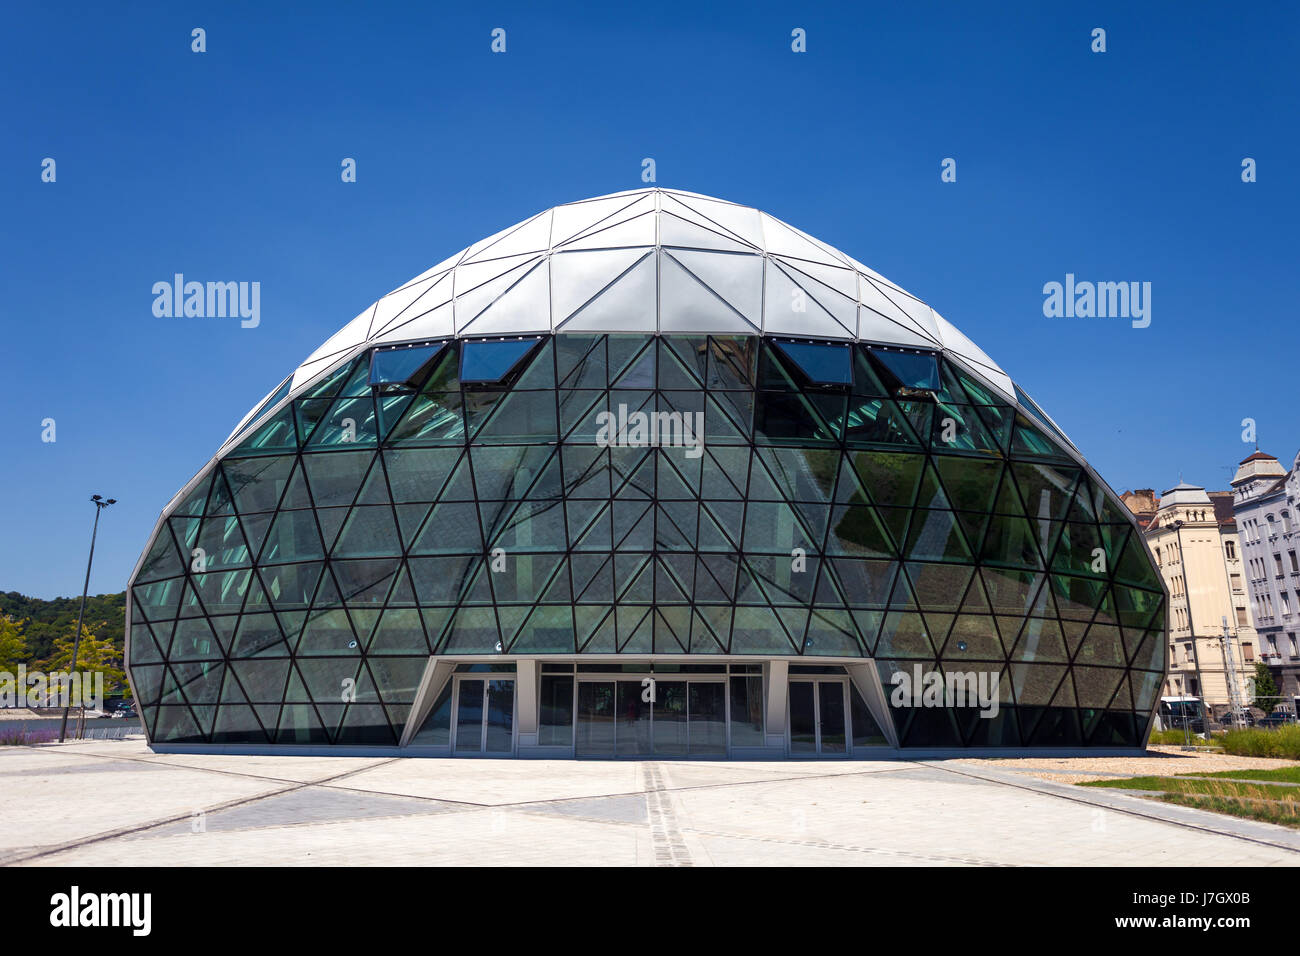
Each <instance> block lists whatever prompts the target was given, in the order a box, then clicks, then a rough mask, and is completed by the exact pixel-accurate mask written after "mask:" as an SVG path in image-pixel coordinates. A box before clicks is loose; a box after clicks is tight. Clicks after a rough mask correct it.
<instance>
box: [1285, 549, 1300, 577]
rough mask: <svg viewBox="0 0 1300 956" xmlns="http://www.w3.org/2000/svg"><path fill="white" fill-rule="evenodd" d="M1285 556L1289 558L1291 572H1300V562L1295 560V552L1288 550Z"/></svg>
mask: <svg viewBox="0 0 1300 956" xmlns="http://www.w3.org/2000/svg"><path fill="white" fill-rule="evenodd" d="M1287 556H1288V557H1290V558H1291V573H1292V574H1300V563H1297V562H1296V557H1295V552H1294V551H1288V552H1287Z"/></svg>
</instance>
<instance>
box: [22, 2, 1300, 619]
mask: <svg viewBox="0 0 1300 956" xmlns="http://www.w3.org/2000/svg"><path fill="white" fill-rule="evenodd" d="M48 6H52V5H41V4H22V5H11V6H10V8H9V10H8V11H7V12H6V19H5V28H4V32H3V35H2V36H0V77H2V78H3V84H0V103H2V104H3V114H2V115H3V119H4V136H3V139H2V140H0V144H2V145H0V214H2V215H3V222H4V226H5V228H4V229H3V235H2V236H0V292H2V295H0V303H3V305H0V308H2V309H3V313H0V321H2V322H3V332H4V335H3V342H4V346H5V362H4V366H5V370H6V384H5V387H4V388H3V391H2V395H3V397H2V398H0V403H2V407H3V414H2V415H0V448H3V449H4V454H3V459H0V461H2V462H3V466H2V467H0V591H5V590H17V591H22V592H25V593H28V594H32V595H36V596H40V597H53V596H55V595H66V594H76V593H78V592H79V589H80V587H81V580H82V575H83V573H84V564H85V552H86V545H87V543H88V536H89V532H90V524H91V520H92V515H93V509H92V507H91V506H90V504H89V503H88V502H87V500H86V499H87V498H88V496H89V495H90V494H91V493H92V492H99V493H101V494H104V495H111V496H115V497H117V498H119V499H120V504H118V505H116V506H115V507H114V508H112V509H110V510H109V511H108V512H107V514H106V516H105V520H104V522H103V523H102V524H101V528H100V538H99V550H98V552H97V555H96V564H95V571H94V574H93V576H92V580H91V591H92V593H96V592H104V591H116V590H120V589H121V588H122V587H124V585H125V582H126V578H127V576H128V575H129V573H130V570H131V567H132V565H133V564H134V562H135V560H136V558H137V557H138V555H139V552H140V550H141V549H142V548H143V546H144V544H145V542H146V540H147V538H148V536H149V533H150V531H151V529H152V527H153V523H154V521H155V519H156V517H157V515H158V512H159V510H160V509H161V508H162V506H163V505H164V504H165V503H166V502H167V500H168V499H169V498H170V497H171V496H172V494H173V493H174V492H175V491H176V490H177V489H178V488H179V487H180V486H181V485H182V484H184V483H185V482H186V481H187V480H188V479H189V478H190V477H191V476H192V475H193V474H194V473H195V472H196V471H197V470H198V469H199V468H200V467H201V466H202V465H203V464H204V463H205V462H206V461H207V459H208V457H209V456H210V455H211V454H212V453H213V452H214V451H215V450H216V448H217V446H218V444H219V443H220V442H221V441H222V440H223V439H224V438H225V437H226V435H227V434H228V433H229V431H230V429H231V428H232V427H233V426H234V424H235V422H236V421H237V420H238V419H240V418H241V417H242V416H243V415H244V413H245V412H246V411H247V410H248V409H249V408H250V407H251V406H252V404H253V403H254V402H255V401H257V400H258V399H259V398H261V396H262V395H264V394H265V393H266V392H267V391H269V390H270V389H271V388H272V387H274V386H275V385H276V384H277V383H278V382H279V381H280V380H281V379H282V378H283V377H284V376H285V375H286V374H288V373H289V372H290V371H291V370H292V369H293V368H294V366H295V365H297V363H298V362H300V361H301V360H302V359H303V358H304V357H306V355H307V354H308V353H310V352H311V351H312V350H313V349H314V348H315V347H316V346H317V345H319V344H320V343H321V342H322V341H324V340H325V339H326V338H327V337H328V336H329V335H330V334H331V333H333V332H334V331H335V330H336V329H338V328H339V327H340V326H342V325H343V324H344V323H345V322H346V321H348V320H349V319H351V318H352V317H353V316H354V315H356V314H357V312H359V311H360V310H361V309H362V308H364V307H365V306H366V305H368V304H369V303H370V302H372V301H373V300H374V299H376V298H377V297H379V296H380V295H382V294H384V293H385V292H387V291H389V290H390V289H392V288H394V287H395V286H397V285H399V284H400V283H402V282H403V281H405V280H406V279H408V278H410V277H412V276H414V275H416V274H418V273H420V272H421V271H423V270H424V269H426V268H428V267H429V266H431V265H433V264H434V263H436V262H438V261H441V260H442V259H443V258H444V257H446V256H448V255H450V254H451V253H453V252H455V251H457V250H458V249H460V248H462V247H463V246H466V245H468V244H469V243H471V242H473V241H474V240H476V239H479V238H481V237H483V236H486V235H488V234H490V233H492V232H495V231H497V230H498V229H501V228H503V227H505V226H507V225H510V224H511V223H514V222H516V221H518V220H520V219H523V218H525V217H526V216H529V215H531V214H533V213H534V212H537V211H539V210H541V209H545V208H547V207H549V206H552V205H555V204H557V203H560V202H566V201H570V200H574V199H579V198H583V197H587V196H594V195H598V194H601V193H607V192H613V191H616V190H620V189H631V188H637V187H639V186H641V185H642V183H641V181H640V171H641V165H640V164H641V160H642V158H643V157H647V156H648V157H653V158H654V159H655V160H656V162H657V167H658V184H659V185H661V186H667V187H675V188H682V189H688V190H692V191H697V192H702V193H707V194H711V195H716V196H720V197H723V198H727V199H731V200H734V201H737V202H743V203H747V204H751V205H755V206H758V207H759V208H762V209H764V210H766V211H768V212H770V213H772V214H773V215H775V216H777V217H779V218H782V219H785V220H787V221H788V222H791V223H792V224H794V225H796V226H798V227H800V228H802V229H804V230H805V231H807V232H809V233H811V234H813V235H815V236H818V237H819V238H821V239H823V240H825V241H827V242H829V243H832V244H833V245H836V246H838V247H840V248H842V249H844V250H845V251H846V252H848V253H849V254H851V255H853V256H855V257H856V258H858V259H859V260H861V261H863V262H865V263H867V264H868V265H870V266H872V267H873V268H875V269H876V270H877V271H879V272H881V273H882V274H884V275H885V276H887V277H888V278H890V279H892V280H893V281H895V282H897V283H899V284H901V285H902V286H903V287H904V288H907V289H909V290H911V291H912V292H913V293H915V294H917V295H919V296H921V297H922V298H924V299H925V300H926V301H928V302H930V303H931V304H932V305H933V306H934V307H935V308H936V309H937V310H938V311H939V312H940V313H942V314H943V315H944V316H945V317H946V318H948V319H949V320H950V321H952V322H953V323H955V324H956V325H957V326H958V327H959V328H961V329H962V330H963V331H965V332H966V333H967V334H968V335H970V336H971V338H973V339H974V340H975V341H976V342H977V343H979V344H980V345H981V346H982V347H983V348H984V349H985V350H986V351H987V352H988V353H989V354H990V355H992V356H993V357H994V358H995V359H996V360H998V361H999V362H1000V363H1001V364H1002V365H1003V367H1004V368H1006V369H1007V371H1009V372H1010V373H1011V374H1012V376H1013V377H1015V378H1016V380H1017V381H1018V382H1020V383H1021V384H1022V385H1023V386H1024V387H1025V388H1026V389H1027V390H1028V391H1029V392H1030V394H1032V395H1034V397H1035V398H1036V399H1038V401H1039V403H1040V404H1041V405H1043V406H1044V407H1045V408H1046V409H1047V410H1048V411H1049V412H1050V413H1051V414H1052V415H1053V416H1054V417H1055V418H1056V419H1057V421H1058V422H1059V423H1060V424H1061V425H1062V426H1063V427H1064V428H1065V429H1066V431H1067V432H1068V433H1069V434H1070V435H1071V437H1073V438H1074V440H1075V442H1076V443H1077V444H1078V446H1079V447H1080V448H1081V449H1082V450H1083V452H1084V453H1085V455H1087V456H1088V457H1089V459H1090V460H1091V462H1092V464H1093V465H1094V466H1095V467H1096V468H1097V469H1098V471H1099V472H1100V473H1101V474H1102V475H1103V476H1104V477H1105V478H1106V479H1107V480H1108V481H1109V482H1110V483H1111V485H1112V486H1114V487H1115V488H1116V489H1117V490H1123V489H1125V488H1130V487H1155V488H1156V489H1157V490H1162V489H1163V488H1167V487H1169V486H1171V485H1173V484H1175V483H1176V482H1177V481H1178V477H1179V474H1180V473H1181V474H1183V475H1184V476H1185V477H1186V478H1187V479H1188V480H1192V481H1196V482H1198V483H1203V484H1207V485H1210V486H1213V487H1226V483H1227V481H1228V479H1229V477H1230V475H1231V471H1230V467H1231V466H1232V465H1233V464H1234V463H1235V462H1237V461H1238V460H1240V459H1241V458H1242V457H1244V456H1245V454H1247V453H1248V451H1249V450H1250V448H1249V447H1248V446H1246V445H1243V444H1242V442H1241V440H1240V431H1241V426H1240V422H1241V420H1242V419H1243V418H1244V417H1247V416H1249V417H1253V418H1255V419H1256V420H1257V421H1258V424H1259V434H1260V441H1261V443H1262V445H1263V446H1264V447H1265V449H1266V450H1269V451H1271V452H1272V453H1273V454H1275V455H1278V456H1279V457H1284V456H1290V455H1293V454H1294V453H1295V450H1296V446H1297V443H1300V416H1297V415H1296V395H1297V373H1296V368H1297V363H1296V360H1297V337H1296V333H1295V329H1296V324H1295V317H1296V316H1295V304H1294V303H1295V285H1296V281H1297V255H1296V253H1297V243H1296V237H1295V230H1296V222H1297V221H1300V215H1298V213H1300V209H1298V208H1297V207H1298V206H1300V201H1298V200H1297V179H1296V174H1295V171H1294V168H1293V167H1294V164H1295V163H1296V161H1297V156H1300V149H1298V148H1297V147H1298V145H1300V143H1298V142H1297V141H1298V139H1300V136H1298V135H1297V131H1296V117H1297V115H1300V109H1298V108H1297V106H1298V104H1297V97H1296V93H1297V79H1296V73H1295V64H1296V63H1297V62H1300V50H1298V49H1297V46H1298V45H1300V41H1298V39H1297V38H1300V29H1298V28H1300V16H1298V15H1297V13H1296V9H1295V7H1294V5H1285V4H1280V3H1279V4H1274V3H1250V4H1241V3H1231V4H1230V3H1177V4H1174V3H1169V4H1140V3H1139V4H1134V3H1109V4H1096V3H1088V4H1074V5H1072V4H1062V3H1024V4H1007V3H981V4H977V3H967V2H952V3H936V4H926V3H901V4H900V3H889V4H884V3H874V4H860V3H853V4H850V3H845V4H841V5H837V6H831V5H813V6H809V5H807V4H805V3H793V2H791V3H783V4H768V3H758V4H755V3H744V4H740V3H737V4H717V3H707V4H705V3H689V4H686V3H677V2H671V0H665V2H660V3H653V4H620V5H614V4H609V5H600V7H597V6H596V5H595V4H591V5H588V6H587V7H585V8H584V6H580V5H569V4H562V3H547V4H538V3H494V4H491V5H484V4H456V5H444V6H443V7H442V8H438V7H435V6H433V5H431V4H410V5H404V4H359V3H349V4H346V6H345V5H343V4H331V3H312V4H301V5H288V4H274V5H268V4H252V3H221V4H215V3H214V4H185V3H133V4H130V5H117V4H111V5H105V4H91V3H82V4H58V5H57V9H42V7H48ZM267 7H272V8H273V9H267ZM475 8H482V9H481V10H480V9H475ZM194 27H203V28H204V29H205V30H206V31H207V52H206V53H203V54H195V53H192V52H191V51H190V42H191V41H190V31H191V29H192V28H194ZM494 27H503V28H504V29H505V30H506V31H507V53H505V54H504V55H494V54H492V53H491V52H490V50H489V44H490V32H491V31H492V29H493V28H494ZM795 27H801V28H803V29H805V30H806V31H807V46H808V52H807V53H804V54H795V53H792V52H791V50H790V42H791V41H790V33H791V30H792V29H794V28H795ZM1094 27H1103V28H1105V29H1106V31H1107V47H1108V50H1107V52H1106V53H1105V54H1094V53H1092V52H1091V51H1090V32H1091V30H1092V29H1093V28H1094ZM1247 156H1249V157H1253V158H1255V159H1256V160H1257V161H1258V176H1259V181H1258V182H1256V183H1254V184H1249V185H1247V184H1243V183H1242V182H1241V176H1240V170H1241V161H1242V158H1243V157H1247ZM45 157H52V158H54V159H55V160H56V162H57V182H55V183H53V184H48V183H42V182H41V180H40V172H41V168H40V167H41V161H42V159H43V158H45ZM343 157H354V158H355V159H356V160H357V163H358V182H357V183H355V184H343V183H342V182H341V181H340V177H339V172H340V165H339V164H340V161H341V160H342V159H343ZM945 157H953V158H955V159H956V160H957V173H958V178H957V182H956V183H955V184H945V183H941V182H940V175H939V174H940V162H941V160H942V159H944V158H945ZM176 272H183V273H185V274H186V275H187V276H190V277H191V278H196V279H203V280H207V279H214V280H215V279H221V280H246V281H254V280H255V281H259V282H260V283H261V285H262V303H261V305H262V322H261V326H260V327H259V328H256V329H241V328H240V327H239V324H238V322H237V321H236V320H230V319H193V318H191V319H160V318H155V317H154V315H153V313H152V304H153V296H152V294H151V292H150V289H151V287H152V285H153V283H155V282H157V281H160V280H170V278H171V276H172V274H173V273H176ZM1067 272H1072V273H1074V274H1075V275H1076V276H1078V277H1079V278H1080V279H1090V280H1096V281H1101V280H1104V281H1120V280H1136V281H1149V282H1151V283H1152V322H1151V325H1150V327H1149V328H1146V329H1134V328H1132V327H1130V325H1129V323H1128V322H1127V321H1124V320H1116V319H1096V318H1093V319H1047V318H1044V316H1043V314H1042V304H1043V294H1042V287H1043V284H1044V283H1045V282H1049V281H1053V280H1056V281H1061V280H1063V279H1064V276H1065V274H1066V273H1067ZM47 417H49V418H54V419H55V420H56V422H57V441H56V442H55V443H54V444H47V443H42V441H41V424H40V423H41V420H42V419H44V418H47Z"/></svg>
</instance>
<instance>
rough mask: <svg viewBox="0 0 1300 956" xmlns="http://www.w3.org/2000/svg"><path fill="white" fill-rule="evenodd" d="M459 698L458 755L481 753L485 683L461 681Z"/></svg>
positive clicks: (457, 716)
mask: <svg viewBox="0 0 1300 956" xmlns="http://www.w3.org/2000/svg"><path fill="white" fill-rule="evenodd" d="M457 696H458V698H459V700H458V701H457V708H456V753H479V752H480V751H482V749H483V682H482V681H481V680H463V681H461V682H460V692H459V694H458V695H457Z"/></svg>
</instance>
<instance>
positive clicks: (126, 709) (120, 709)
mask: <svg viewBox="0 0 1300 956" xmlns="http://www.w3.org/2000/svg"><path fill="white" fill-rule="evenodd" d="M113 716H114V717H136V716H138V715H137V714H136V712H135V705H134V704H133V703H131V702H130V701H129V700H122V701H118V703H117V708H116V709H115V710H114V711H113Z"/></svg>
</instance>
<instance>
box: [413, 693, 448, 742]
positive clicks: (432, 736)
mask: <svg viewBox="0 0 1300 956" xmlns="http://www.w3.org/2000/svg"><path fill="white" fill-rule="evenodd" d="M449 743H451V681H447V684H446V686H445V687H443V689H442V693H441V694H439V695H438V699H437V700H436V701H435V702H434V704H433V709H432V710H431V711H429V716H428V717H426V718H424V723H423V724H421V725H420V729H419V730H418V731H417V732H416V734H415V737H414V738H412V740H411V746H412V747H446V746H447V745H448V744H449Z"/></svg>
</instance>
